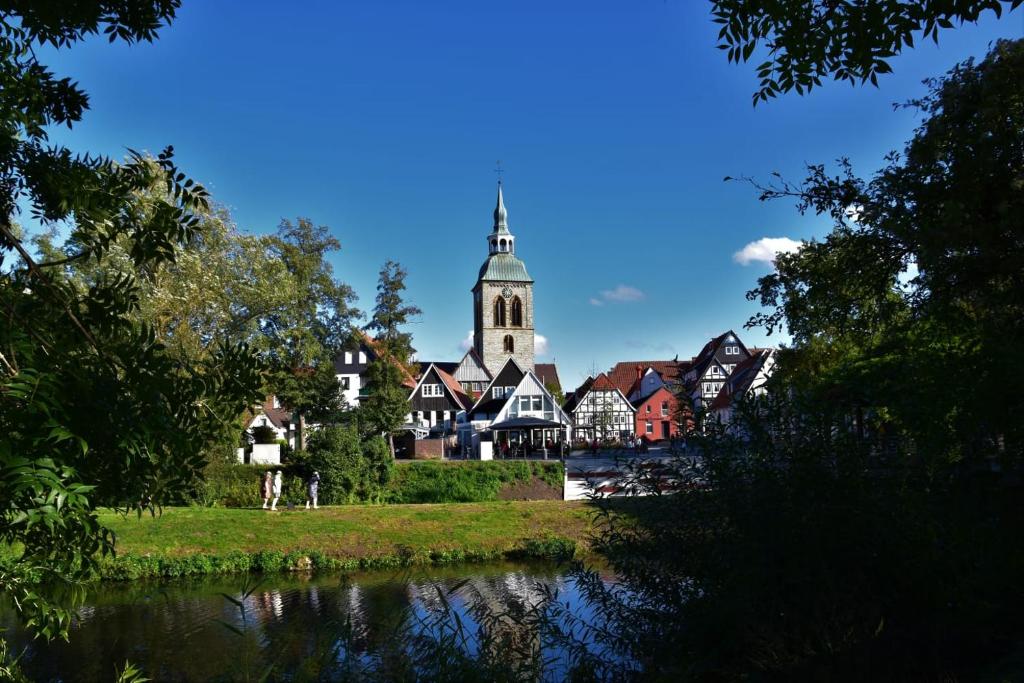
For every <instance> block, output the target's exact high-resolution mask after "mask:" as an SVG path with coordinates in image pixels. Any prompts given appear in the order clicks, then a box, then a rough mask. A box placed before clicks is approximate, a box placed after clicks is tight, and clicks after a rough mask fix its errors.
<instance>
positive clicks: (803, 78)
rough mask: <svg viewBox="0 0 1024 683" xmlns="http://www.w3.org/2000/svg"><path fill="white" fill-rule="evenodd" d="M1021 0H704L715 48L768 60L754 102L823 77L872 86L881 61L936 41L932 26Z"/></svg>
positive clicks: (883, 68) (882, 68) (885, 64)
mask: <svg viewBox="0 0 1024 683" xmlns="http://www.w3.org/2000/svg"><path fill="white" fill-rule="evenodd" d="M1021 2H1024V0H963V1H960V2H949V1H948V0H859V1H857V2H835V1H834V0H777V1H775V2H760V1H755V0H712V2H711V5H712V9H711V14H712V16H713V17H714V19H713V21H714V22H715V23H717V24H720V25H721V27H722V28H721V30H720V31H719V34H718V39H719V41H720V42H719V45H718V48H719V49H720V50H725V51H726V54H727V56H728V59H729V61H730V62H737V63H739V62H740V61H743V62H746V61H748V60H750V58H751V57H753V56H754V53H755V51H756V50H757V48H758V47H759V46H761V45H762V44H763V45H764V47H765V48H767V50H768V59H766V60H765V61H764V62H762V63H761V64H760V65H758V67H757V76H758V78H760V79H761V85H760V88H759V89H758V91H757V92H756V93H754V104H757V103H758V101H767V100H768V98H769V97H775V96H777V95H779V94H780V93H786V92H789V91H791V90H796V91H797V93H800V94H803V93H804V92H809V91H810V90H811V89H812V88H814V87H817V86H820V85H821V81H822V79H823V78H829V77H831V78H833V79H835V80H837V81H848V82H850V83H857V82H860V83H866V82H867V81H871V83H873V84H875V85H877V84H878V75H879V74H886V73H889V72H891V71H892V67H890V66H889V60H890V59H891V58H892V57H895V56H896V55H898V54H900V52H902V51H903V49H904V48H908V47H909V48H912V47H913V46H914V40H915V39H918V40H923V39H927V38H931V39H932V40H934V41H935V42H936V43H937V42H938V40H939V29H951V28H953V26H954V23H956V24H963V23H965V22H976V21H977V20H978V18H979V17H981V15H982V14H983V13H985V12H986V11H991V12H992V13H993V14H994V15H996V16H1001V15H1002V13H1003V11H1004V10H1005V11H1012V10H1014V9H1016V8H1017V7H1019V6H1020V4H1021Z"/></svg>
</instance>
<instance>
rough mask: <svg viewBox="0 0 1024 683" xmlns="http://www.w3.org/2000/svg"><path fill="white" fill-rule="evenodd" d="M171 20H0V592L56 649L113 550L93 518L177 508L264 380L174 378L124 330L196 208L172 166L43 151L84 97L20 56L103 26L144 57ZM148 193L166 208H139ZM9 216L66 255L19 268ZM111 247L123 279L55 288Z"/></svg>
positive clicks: (194, 189)
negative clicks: (5, 551) (58, 235)
mask: <svg viewBox="0 0 1024 683" xmlns="http://www.w3.org/2000/svg"><path fill="white" fill-rule="evenodd" d="M178 5H179V3H178V2H177V1H176V0H162V1H161V0H150V1H145V0H129V1H128V2H123V1H122V2H106V1H101V0H97V1H94V2H79V3H75V4H74V6H72V7H65V6H61V7H60V8H57V7H56V6H45V5H42V4H33V3H16V4H15V7H12V8H9V9H8V10H7V12H6V14H5V15H4V17H3V18H0V34H2V36H3V38H2V40H0V71H2V74H0V78H2V79H3V82H4V84H5V86H4V87H3V88H2V89H0V127H2V134H0V139H2V144H0V155H2V158H3V164H2V166H0V315H2V316H3V323H2V324H0V433H3V434H4V439H3V440H2V441H0V500H2V501H4V506H3V509H2V510H0V542H2V543H3V544H4V545H5V546H6V547H10V548H14V549H16V550H15V552H16V553H18V554H17V556H16V558H15V561H14V562H13V563H7V564H5V565H4V566H3V567H2V568H0V590H3V591H4V592H5V593H7V594H9V595H12V596H14V598H15V604H16V606H17V611H18V613H19V615H20V616H21V617H22V618H23V619H24V620H25V621H26V622H27V623H28V624H29V625H30V626H32V627H34V628H35V630H36V631H37V633H40V634H42V635H44V636H46V637H53V636H56V635H66V633H67V628H68V625H69V620H70V608H71V607H73V606H74V605H75V604H77V603H78V602H79V601H80V600H81V599H82V598H83V596H84V587H83V581H85V580H86V579H88V578H89V577H90V576H91V575H92V572H93V571H94V569H95V568H96V565H97V562H98V561H99V559H100V556H101V555H102V554H106V553H109V552H112V551H113V549H114V543H113V538H111V536H110V533H109V532H108V531H107V530H105V529H104V528H103V527H102V526H101V525H100V524H99V522H98V520H97V518H96V515H95V512H94V510H95V507H96V506H97V505H111V506H118V507H120V508H121V509H125V508H135V509H136V510H139V511H140V513H141V510H142V509H143V508H145V507H149V508H150V509H151V510H152V508H153V506H156V505H160V504H163V503H165V502H168V501H173V500H175V499H176V497H177V496H179V495H180V492H181V491H183V490H186V489H187V488H188V486H189V484H190V483H191V481H192V480H193V478H194V477H195V476H196V473H197V472H198V471H199V469H200V468H201V467H202V465H203V456H202V453H203V449H204V448H206V447H207V446H208V445H209V444H210V443H211V442H213V441H216V440H218V439H221V438H223V435H224V434H225V432H226V431H228V430H230V429H231V428H232V427H233V424H232V421H233V418H234V417H235V416H236V415H238V414H239V413H240V412H241V411H242V410H243V409H244V407H245V406H246V405H249V404H250V403H251V402H252V401H254V400H255V399H256V398H257V396H258V388H259V385H260V380H261V377H260V375H261V372H262V365H261V363H260V361H259V359H258V358H256V357H255V356H254V355H253V354H252V353H251V352H250V351H249V349H248V348H247V347H246V346H244V345H230V344H228V343H225V342H223V341H222V342H220V343H218V344H217V345H216V346H215V347H214V348H213V349H211V352H210V353H209V354H208V355H207V356H206V357H205V358H203V359H201V360H198V361H195V362H187V361H186V360H185V359H183V358H181V357H178V356H176V355H174V354H171V353H168V351H167V349H166V347H165V346H164V345H163V344H161V343H160V341H159V340H158V339H157V337H156V334H155V332H154V329H153V327H152V326H150V325H148V324H142V323H139V322H138V320H137V319H136V318H135V313H136V311H137V309H138V306H139V296H140V286H139V282H140V279H142V277H144V274H145V273H148V272H152V270H153V269H155V268H159V267H160V266H161V265H163V264H166V263H172V262H173V261H174V260H175V258H176V256H177V255H178V254H179V253H180V251H181V249H182V248H183V247H185V246H186V245H188V244H190V243H192V242H194V241H195V240H196V239H198V238H199V235H201V232H202V231H201V226H200V223H201V221H200V219H199V217H198V214H199V213H201V212H203V211H205V210H207V208H208V201H207V195H206V191H205V190H204V189H203V188H202V187H201V186H199V185H197V184H196V183H195V182H194V181H193V180H191V179H188V178H186V176H185V174H184V173H181V172H180V171H179V170H178V169H177V167H176V166H175V165H174V162H173V151H172V150H171V149H170V148H168V149H167V150H165V151H164V152H163V153H162V154H160V155H159V157H158V158H157V159H156V162H155V164H154V163H152V161H151V160H147V159H145V158H144V157H143V156H142V155H139V154H137V153H135V152H131V153H130V154H129V158H128V161H127V162H126V163H124V164H115V163H113V162H112V161H110V160H109V159H105V158H102V157H94V156H78V155H74V154H72V153H71V152H70V151H69V150H67V149H65V148H62V147H59V146H53V145H49V144H48V143H47V135H46V129H47V127H49V126H53V125H68V126H71V125H73V124H74V123H76V122H77V121H79V120H80V119H81V117H82V114H83V112H84V110H85V108H86V106H87V104H88V98H87V96H86V94H85V93H84V92H83V91H82V90H80V89H79V88H78V86H77V85H76V84H74V83H72V82H71V80H70V79H57V78H56V77H55V76H54V75H53V74H52V73H51V72H50V71H49V70H48V69H46V67H45V66H44V65H43V64H41V63H40V62H39V61H38V59H37V57H36V54H35V51H34V49H33V46H34V45H41V44H50V45H52V46H54V47H56V48H67V47H70V46H71V45H73V44H74V43H76V42H78V41H79V40H81V39H83V38H85V37H86V36H88V35H90V34H95V33H97V32H99V31H100V29H101V28H102V30H103V31H104V33H106V34H107V35H108V36H109V38H110V40H111V41H113V40H122V41H125V42H129V43H131V42H135V41H142V40H146V41H151V40H153V39H154V38H155V37H156V33H157V31H158V30H159V29H160V28H161V27H162V26H164V25H165V24H167V23H169V22H170V21H171V20H172V19H173V18H174V14H175V11H176V10H177V8H178ZM158 183H159V184H162V185H163V186H164V187H165V188H166V196H165V197H164V198H162V199H160V200H157V201H154V202H152V203H148V204H144V203H142V202H140V201H138V196H139V195H138V193H140V192H143V191H144V190H145V189H146V188H149V187H152V186H153V185H154V184H158ZM22 205H24V206H27V207H29V209H30V211H31V215H32V218H33V219H34V220H35V221H37V222H38V223H40V224H42V225H43V226H44V227H49V226H55V225H65V226H70V233H71V237H70V240H69V241H70V243H71V244H73V245H74V247H75V250H74V252H73V253H69V254H68V255H66V256H63V257H61V258H59V259H57V260H56V261H39V260H37V259H36V258H34V257H33V256H32V254H31V253H30V252H29V250H28V248H27V247H26V245H25V243H24V236H23V235H22V234H21V231H19V230H18V229H17V228H16V227H15V225H14V218H15V216H16V215H17V214H18V211H19V206H22ZM118 241H120V242H121V243H123V244H124V245H125V246H126V251H125V258H126V259H128V261H129V263H130V267H129V268H127V269H116V268H112V269H111V270H110V271H109V272H103V271H102V269H101V270H100V272H99V273H98V275H97V277H96V278H94V279H93V280H92V281H91V282H89V283H88V284H87V285H86V284H83V283H81V282H77V281H76V280H74V279H73V278H71V277H69V276H68V273H67V267H68V266H69V264H72V263H77V262H79V261H82V262H84V261H92V262H96V263H99V264H104V263H107V262H108V260H109V259H110V258H111V245H113V244H114V243H116V242H118ZM37 579H41V580H42V581H41V583H37V582H36V580H37Z"/></svg>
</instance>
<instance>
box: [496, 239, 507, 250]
mask: <svg viewBox="0 0 1024 683" xmlns="http://www.w3.org/2000/svg"><path fill="white" fill-rule="evenodd" d="M498 244H499V245H501V251H506V249H505V240H499V241H498Z"/></svg>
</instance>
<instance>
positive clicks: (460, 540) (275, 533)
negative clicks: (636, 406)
mask: <svg viewBox="0 0 1024 683" xmlns="http://www.w3.org/2000/svg"><path fill="white" fill-rule="evenodd" d="M591 516H592V510H591V509H590V508H589V506H588V505H587V503H585V502H579V501H576V502H573V501H569V502H563V501H496V502H489V503H448V504H438V505H387V506H366V505H352V506H338V507H322V508H320V509H319V510H315V511H306V510H304V509H296V510H292V511H288V510H283V511H278V512H268V511H266V510H261V509H230V508H198V507H197V508H165V509H164V512H163V514H162V515H159V516H157V517H150V516H149V515H143V517H142V518H141V519H140V518H138V517H137V516H136V515H134V514H132V515H129V516H127V517H122V516H121V515H119V514H116V513H112V512H107V513H103V514H101V516H100V520H101V521H102V523H103V524H104V525H105V526H107V527H108V528H110V529H112V530H113V531H114V532H115V534H116V536H117V545H116V547H117V552H118V555H119V556H125V555H131V556H136V557H142V556H159V557H163V558H180V557H187V556H190V555H198V554H206V555H218V556H219V555H226V554H228V553H232V552H243V553H250V554H251V553H257V552H260V551H279V552H284V553H288V552H294V551H304V552H309V551H316V552H321V553H323V554H324V555H327V556H329V557H332V558H336V559H340V560H351V559H354V560H362V559H367V558H377V557H386V556H395V555H396V554H398V555H401V554H403V553H404V554H408V553H410V552H411V553H416V554H419V555H422V554H430V553H443V552H445V551H453V550H457V551H463V552H467V553H469V552H472V553H478V554H479V553H507V552H511V551H515V550H517V549H521V548H523V547H524V546H525V545H526V543H527V542H529V541H537V540H544V539H547V538H562V539H567V540H570V541H574V542H576V543H577V544H578V545H580V546H581V547H585V545H586V538H587V535H588V532H589V530H590V526H591V525H590V520H591Z"/></svg>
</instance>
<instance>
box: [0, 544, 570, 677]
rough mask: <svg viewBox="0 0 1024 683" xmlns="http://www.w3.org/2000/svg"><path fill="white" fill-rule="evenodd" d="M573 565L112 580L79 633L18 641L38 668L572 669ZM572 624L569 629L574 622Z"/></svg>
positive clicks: (342, 672)
mask: <svg viewBox="0 0 1024 683" xmlns="http://www.w3.org/2000/svg"><path fill="white" fill-rule="evenodd" d="M567 575H568V569H567V568H565V567H556V566H552V565H544V564H529V565H522V564H500V565H487V566H469V567H461V568H447V569H446V568H439V569H430V570H419V571H417V572H411V571H406V572H393V573H372V574H360V575H352V576H342V577H338V576H333V577H325V576H309V575H293V576H282V577H269V578H267V579H266V580H264V581H263V582H261V583H260V584H259V585H255V586H253V585H252V584H251V583H247V582H246V581H245V580H244V579H242V578H238V577H235V578H230V577H229V578H226V579H225V578H217V579H207V580H195V581H174V582H164V583H157V582H139V583H135V584H127V585H110V584H107V585H103V586H98V587H97V589H96V591H95V592H94V594H93V595H92V596H91V597H90V599H89V601H88V605H87V606H86V607H84V608H83V609H82V610H80V612H79V614H78V617H77V619H76V621H75V624H74V627H73V630H72V634H71V640H70V642H69V643H51V644H44V643H41V642H33V641H32V640H31V639H30V636H29V635H28V634H27V633H26V632H25V631H23V630H20V629H19V628H17V627H16V626H14V623H15V622H14V619H13V613H12V611H11V609H10V607H9V606H8V605H4V606H3V607H2V608H0V624H3V625H9V626H11V627H12V630H10V631H8V633H7V637H8V640H9V641H10V642H11V645H12V650H13V651H15V652H17V651H20V650H21V649H22V648H25V655H24V658H23V659H22V664H23V667H24V669H25V671H26V673H27V674H28V675H29V676H31V677H32V678H33V679H34V680H57V679H60V680H63V681H92V680H110V679H111V678H112V672H113V666H114V663H123V662H124V661H125V660H126V659H127V660H130V661H132V662H133V663H135V664H136V665H137V666H138V667H139V668H140V669H142V671H143V672H144V673H145V674H146V675H147V676H148V677H150V678H151V679H153V680H159V681H193V680H224V681H229V680H230V681H236V680H237V681H256V680H281V679H284V680H317V679H320V680H389V681H390V680H454V679H459V680H499V679H501V680H561V679H562V678H563V677H564V676H565V674H566V673H567V671H568V670H569V668H578V666H576V665H578V663H579V660H580V659H581V654H580V653H581V652H584V651H585V649H586V647H585V646H586V643H585V641H586V637H585V636H580V635H579V633H583V632H584V631H583V630H579V631H576V632H573V623H574V620H576V619H578V618H580V617H582V618H583V619H584V620H586V618H587V617H588V614H587V610H586V608H585V607H584V606H583V605H582V604H581V601H580V599H579V592H578V590H577V587H576V585H575V583H574V582H573V581H572V580H570V579H568V578H567ZM567 634H568V635H567Z"/></svg>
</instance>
